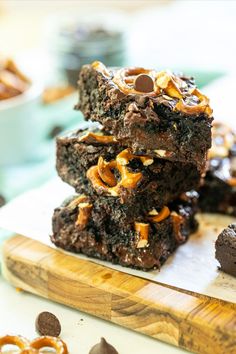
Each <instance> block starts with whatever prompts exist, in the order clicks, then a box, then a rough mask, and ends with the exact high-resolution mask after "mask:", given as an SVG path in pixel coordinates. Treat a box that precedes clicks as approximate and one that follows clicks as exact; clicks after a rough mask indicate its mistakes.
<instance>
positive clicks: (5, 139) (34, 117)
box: [0, 58, 44, 165]
mask: <svg viewBox="0 0 236 354" xmlns="http://www.w3.org/2000/svg"><path fill="white" fill-rule="evenodd" d="M42 91H43V86H42V85H41V84H40V83H39V82H35V81H34V80H33V79H31V78H30V77H29V78H28V77H27V76H25V75H24V74H23V73H22V72H21V71H20V70H19V68H18V67H17V66H16V64H15V63H14V62H13V61H12V60H11V59H3V58H0V151H1V152H0V165H7V164H17V163H22V162H25V161H27V160H28V159H31V158H33V157H34V153H35V151H36V148H37V146H38V144H39V142H40V141H41V140H42V138H43V136H44V134H43V133H44V132H43V124H40V117H39V116H38V114H37V105H38V103H39V102H40V99H41V95H42Z"/></svg>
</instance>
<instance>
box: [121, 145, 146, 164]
mask: <svg viewBox="0 0 236 354" xmlns="http://www.w3.org/2000/svg"><path fill="white" fill-rule="evenodd" d="M133 159H139V160H140V161H141V162H142V163H143V165H144V166H149V165H151V164H152V163H153V158H152V157H150V156H143V155H134V154H132V153H131V151H130V149H125V150H123V151H121V152H120V153H119V154H118V155H117V157H116V161H117V162H118V163H120V164H121V165H122V166H124V165H128V163H129V162H130V161H131V160H133Z"/></svg>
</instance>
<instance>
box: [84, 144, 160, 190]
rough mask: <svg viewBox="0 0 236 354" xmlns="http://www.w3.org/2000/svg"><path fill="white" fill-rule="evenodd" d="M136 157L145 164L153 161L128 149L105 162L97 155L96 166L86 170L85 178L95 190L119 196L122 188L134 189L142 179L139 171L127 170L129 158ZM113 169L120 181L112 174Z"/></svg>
mask: <svg viewBox="0 0 236 354" xmlns="http://www.w3.org/2000/svg"><path fill="white" fill-rule="evenodd" d="M135 158H138V159H140V160H141V161H142V163H143V164H144V165H145V166H147V165H150V164H151V163H153V159H152V158H151V157H149V156H138V155H133V154H132V153H131V152H130V150H129V149H125V150H123V151H121V152H120V153H119V154H118V155H117V157H116V159H115V160H112V161H110V162H107V161H105V160H104V159H103V157H101V156H100V157H99V159H98V164H97V166H92V167H90V168H89V169H88V171H87V178H88V179H89V180H90V182H91V183H92V185H93V188H94V189H95V190H97V191H99V190H103V191H104V192H106V193H108V194H111V195H112V196H114V197H117V196H119V194H120V191H121V189H122V188H126V189H135V188H136V187H137V185H138V183H139V182H140V181H141V179H142V176H143V175H142V173H141V172H129V170H128V168H127V167H126V165H127V164H128V163H129V161H130V160H132V159H135ZM114 169H116V170H118V172H119V174H120V181H117V179H116V177H115V175H114V171H113V170H114Z"/></svg>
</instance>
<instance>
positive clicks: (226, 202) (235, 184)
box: [199, 122, 236, 216]
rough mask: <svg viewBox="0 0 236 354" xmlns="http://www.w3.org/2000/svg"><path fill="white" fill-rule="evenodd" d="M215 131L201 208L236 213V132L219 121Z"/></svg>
mask: <svg viewBox="0 0 236 354" xmlns="http://www.w3.org/2000/svg"><path fill="white" fill-rule="evenodd" d="M212 135H213V140H212V148H211V149H210V150H209V161H208V166H207V172H206V175H205V178H204V179H203V181H202V185H201V187H200V189H199V205H200V209H201V211H203V212H211V213H223V214H228V215H233V216H236V135H235V133H234V132H233V130H232V129H231V128H229V127H228V126H227V125H225V124H223V123H220V122H215V124H214V125H213V129H212Z"/></svg>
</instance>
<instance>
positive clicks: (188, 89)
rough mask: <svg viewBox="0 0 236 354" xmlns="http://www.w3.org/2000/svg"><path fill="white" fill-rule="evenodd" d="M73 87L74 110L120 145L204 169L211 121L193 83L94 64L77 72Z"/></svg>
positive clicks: (151, 72) (205, 100)
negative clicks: (76, 95) (76, 97)
mask: <svg viewBox="0 0 236 354" xmlns="http://www.w3.org/2000/svg"><path fill="white" fill-rule="evenodd" d="M78 87H79V103H78V105H77V106H76V107H75V108H76V109H79V110H81V111H82V112H83V114H84V116H85V119H86V120H90V119H91V120H93V121H97V122H100V123H101V124H102V125H103V126H104V127H105V129H106V130H108V131H110V132H111V134H113V135H114V136H115V137H116V139H117V140H118V141H119V142H120V143H121V144H123V145H126V146H129V147H132V149H133V151H142V150H150V151H151V152H150V153H154V154H156V156H157V157H161V158H165V159H169V160H172V161H182V162H191V163H195V164H196V165H197V166H198V167H199V168H200V169H201V170H203V169H204V167H205V163H206V153H207V150H208V149H209V148H210V147H211V122H212V120H213V118H212V110H211V108H210V106H209V101H208V98H207V97H206V96H204V95H203V94H202V93H201V92H200V91H199V90H198V89H197V88H196V86H195V83H194V80H193V78H186V77H183V76H181V75H179V76H178V75H174V74H172V73H170V72H167V71H161V72H156V71H154V70H146V69H143V68H124V69H117V68H106V67H105V66H104V65H103V64H102V63H100V62H95V63H93V64H91V65H85V66H83V67H82V69H81V71H80V75H79V81H78Z"/></svg>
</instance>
